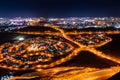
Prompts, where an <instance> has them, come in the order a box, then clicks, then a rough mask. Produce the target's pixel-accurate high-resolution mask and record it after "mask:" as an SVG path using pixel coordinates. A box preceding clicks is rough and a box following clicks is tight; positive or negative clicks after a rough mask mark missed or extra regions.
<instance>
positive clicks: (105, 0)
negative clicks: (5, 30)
mask: <svg viewBox="0 0 120 80" xmlns="http://www.w3.org/2000/svg"><path fill="white" fill-rule="evenodd" d="M40 16H43V17H99V16H100V17H103V16H105V17H110V16H113V17H114V16H115V17H120V1H119V0H0V17H40Z"/></svg>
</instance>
